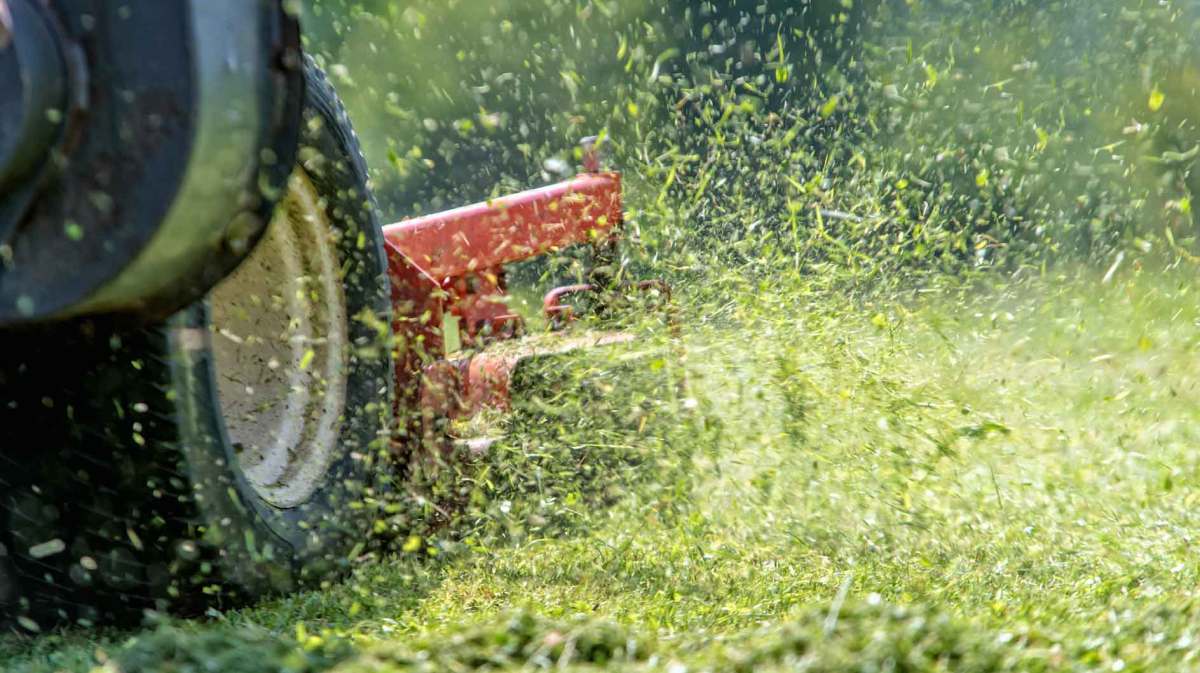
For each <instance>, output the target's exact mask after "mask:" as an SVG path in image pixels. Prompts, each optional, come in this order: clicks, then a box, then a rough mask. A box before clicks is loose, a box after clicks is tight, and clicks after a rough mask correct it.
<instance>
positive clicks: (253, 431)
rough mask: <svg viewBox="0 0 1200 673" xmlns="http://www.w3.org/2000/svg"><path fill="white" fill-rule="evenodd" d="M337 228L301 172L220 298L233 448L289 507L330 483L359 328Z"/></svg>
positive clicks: (251, 475)
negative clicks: (351, 347) (350, 307)
mask: <svg viewBox="0 0 1200 673" xmlns="http://www.w3.org/2000/svg"><path fill="white" fill-rule="evenodd" d="M332 231H333V230H332V228H331V226H330V223H329V220H328V218H327V216H326V214H325V211H324V207H323V205H322V201H321V199H320V197H319V196H318V194H317V191H316V188H315V187H314V186H313V184H312V182H311V181H310V180H309V178H308V177H307V176H306V175H305V174H304V172H303V171H302V170H297V172H296V174H295V175H294V176H293V177H292V179H291V181H290V185H289V190H288V195H287V197H286V198H285V200H284V202H283V203H282V204H281V205H280V208H279V211H278V214H277V215H276V217H275V219H274V220H273V221H272V222H271V224H270V227H269V228H268V231H267V234H266V236H265V237H264V239H263V240H262V242H261V243H260V244H259V246H258V248H256V249H255V251H254V253H253V254H252V255H251V256H250V257H249V258H248V259H247V260H246V262H245V263H244V264H243V265H242V266H241V267H240V268H239V269H238V270H237V271H236V272H235V273H234V274H233V275H232V276H230V277H229V278H228V279H226V280H225V281H224V282H222V283H221V284H220V285H218V286H217V288H216V289H215V290H214V291H213V294H212V297H211V299H210V304H211V311H212V324H213V327H214V330H215V331H216V333H215V334H214V335H213V337H212V339H213V357H214V366H215V368H216V375H217V381H218V386H219V390H218V394H219V396H220V400H221V411H222V416H223V417H224V419H225V426H226V432H227V433H228V435H229V441H230V444H231V445H232V446H233V447H234V449H235V451H237V452H238V460H239V462H240V464H241V468H242V473H243V474H244V475H245V476H246V479H247V481H249V482H250V485H251V486H252V487H253V488H254V490H255V491H256V492H257V493H258V495H259V496H260V497H261V498H262V499H263V500H266V501H267V502H269V503H271V504H272V505H274V506H276V507H280V508H289V507H296V506H298V505H300V504H302V503H304V502H305V501H306V500H308V498H309V497H310V496H311V495H312V493H313V492H314V491H315V489H316V488H317V487H318V486H319V485H320V484H321V483H323V480H324V476H325V473H326V471H327V470H328V469H329V465H330V463H331V462H332V460H333V457H334V455H335V453H336V447H337V443H338V434H339V429H340V426H341V422H342V416H343V414H344V412H345V405H346V378H347V375H348V362H347V359H346V356H347V345H348V341H349V326H348V321H347V315H346V314H347V310H346V299H345V296H344V292H343V289H342V285H341V274H340V265H339V261H338V256H337V252H336V242H335V240H333V235H332Z"/></svg>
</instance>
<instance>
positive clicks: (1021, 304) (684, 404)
mask: <svg viewBox="0 0 1200 673" xmlns="http://www.w3.org/2000/svg"><path fill="white" fill-rule="evenodd" d="M1189 273H1190V271H1188V270H1175V271H1171V272H1166V273H1163V274H1157V273H1156V274H1150V273H1147V274H1144V275H1142V276H1135V275H1124V276H1117V277H1116V278H1114V279H1113V280H1111V281H1110V282H1109V283H1107V284H1105V283H1103V282H1102V279H1101V278H1100V277H1099V274H1095V273H1092V272H1080V273H1071V274H1069V275H1064V276H1061V277H1046V278H1038V279H1035V280H1027V281H1024V282H1018V283H1013V284H1009V285H1006V286H995V285H994V286H992V287H989V288H986V289H982V290H981V289H978V288H976V289H972V290H966V289H964V290H958V291H941V292H938V293H936V294H933V293H924V294H921V293H908V294H905V295H885V296H878V297H875V298H873V299H870V300H862V301H859V302H850V301H849V300H844V299H828V298H826V299H816V298H815V297H814V296H813V295H807V294H804V293H803V292H802V291H801V290H802V288H798V287H791V288H789V287H777V288H774V291H773V292H771V293H768V294H764V295H760V296H758V297H756V298H754V299H751V300H747V301H744V302H739V304H738V305H737V306H736V307H734V308H732V309H731V310H730V315H731V317H730V318H729V324H727V325H722V326H720V327H712V328H704V327H699V326H693V327H691V328H689V329H688V330H687V331H686V332H685V334H684V336H683V340H684V342H685V343H686V346H687V348H686V350H687V363H688V364H687V367H688V370H689V374H688V390H687V393H686V395H687V397H685V398H684V399H683V400H682V401H681V404H680V407H679V408H678V409H677V413H678V414H679V416H678V417H676V418H674V419H672V423H659V424H655V425H654V426H652V427H653V433H652V434H647V435H645V436H642V437H641V438H639V436H638V434H637V433H636V432H632V431H627V432H625V434H624V435H622V436H621V440H622V441H625V442H633V443H636V442H643V443H646V446H647V447H650V448H653V449H654V450H655V451H661V452H676V453H677V454H678V455H680V456H685V457H686V461H687V463H686V464H687V465H689V466H690V467H687V469H684V470H679V469H675V468H674V467H672V466H671V465H669V464H666V463H662V464H656V463H653V462H649V463H646V464H645V465H644V466H642V467H640V468H639V467H636V466H635V467H633V468H632V469H634V470H637V469H642V470H644V471H649V473H647V474H642V475H640V477H641V478H636V479H635V478H633V476H632V474H629V475H626V476H620V474H622V473H620V472H614V478H616V479H620V480H621V482H622V484H623V486H622V489H621V490H622V494H621V497H620V498H618V499H617V500H616V501H615V502H614V504H612V505H611V506H607V507H604V506H601V505H599V504H597V502H598V501H595V500H589V499H588V498H586V497H581V500H580V502H581V503H584V504H583V505H580V507H582V508H584V509H582V510H580V511H577V512H576V513H575V515H574V516H573V517H568V519H569V520H568V521H565V523H560V525H558V526H556V527H550V528H548V529H547V531H548V532H545V533H538V532H537V531H536V530H534V529H531V527H530V525H529V521H530V520H531V519H529V517H531V516H533V515H536V514H537V513H538V511H539V509H538V508H539V507H540V506H544V505H545V503H539V497H541V498H542V499H544V498H545V497H549V495H548V494H542V495H541V496H539V493H538V490H537V489H536V488H534V489H530V490H527V491H525V492H523V493H521V494H519V497H520V498H522V499H521V500H518V501H516V502H515V503H513V504H512V509H511V513H512V514H511V516H513V517H516V518H519V519H521V520H519V521H515V522H512V521H510V522H508V524H505V525H508V526H509V529H510V532H511V531H513V530H516V531H519V533H518V534H515V535H514V534H502V535H499V536H495V535H492V536H491V537H489V535H488V533H487V531H488V530H489V528H488V527H487V526H486V525H482V524H478V521H477V522H476V523H477V525H480V526H482V527H480V528H479V531H480V534H479V536H478V537H476V538H475V539H473V540H468V541H467V542H466V543H462V542H459V543H453V544H451V543H446V544H444V545H443V546H442V547H440V548H441V549H444V550H445V552H444V553H440V554H439V556H436V557H434V556H430V555H429V553H430V552H429V549H430V547H428V546H427V545H425V544H422V545H417V546H415V547H412V548H411V549H410V551H409V552H407V553H401V554H400V555H399V556H397V557H392V558H388V559H385V560H382V561H380V562H378V563H371V564H368V565H366V566H364V567H363V568H362V569H360V571H359V572H358V573H357V574H356V576H355V577H354V578H353V579H352V580H350V581H348V582H346V583H345V584H342V585H337V586H334V587H331V589H330V590H329V591H325V592H318V593H308V594H301V595H299V596H296V597H292V598H287V599H281V600H278V601H275V602H271V603H268V604H265V605H263V606H260V607H257V608H253V609H250V610H246V611H241V612H235V613H230V614H227V615H225V616H224V617H222V618H221V619H220V620H218V621H216V622H211V623H208V624H203V623H191V624H185V625H183V626H182V627H179V628H182V631H176V630H175V628H176V627H169V628H167V630H165V631H164V630H161V629H160V630H159V631H157V632H155V631H148V632H145V633H143V634H141V635H139V636H137V638H136V639H135V640H132V641H129V642H128V644H126V643H124V642H123V640H122V638H123V637H118V638H116V639H114V640H111V641H106V642H105V644H104V645H103V646H102V647H103V650H104V651H105V652H107V654H108V656H111V657H113V659H114V661H117V662H119V661H122V660H128V661H133V660H135V659H138V658H139V657H141V658H142V660H146V659H145V657H146V654H145V648H162V647H163V645H162V641H163V639H167V640H168V641H170V642H171V643H175V645H172V647H171V648H167V649H168V650H170V651H169V652H165V653H164V652H161V651H159V650H157V649H156V650H154V651H155V652H157V653H158V654H156V655H155V656H159V655H161V656H166V657H167V658H168V660H170V659H171V657H177V656H183V654H182V653H186V655H187V656H191V657H197V656H198V657H200V659H204V657H217V656H227V655H228V654H229V653H228V652H227V651H226V650H227V649H229V648H233V650H235V651H242V650H244V652H243V654H244V655H245V656H247V657H249V656H260V657H265V658H264V659H262V660H261V661H259V662H258V663H255V664H253V665H249V664H247V666H248V667H247V668H245V669H244V670H255V671H258V670H277V667H278V666H280V665H282V663H283V662H284V655H285V654H287V655H288V656H292V657H293V658H292V659H291V660H289V661H293V663H295V664H296V665H297V666H300V665H301V664H302V665H303V666H308V667H311V668H312V669H315V670H320V669H324V668H325V667H327V666H329V665H332V663H333V662H335V661H341V662H342V663H341V664H340V665H341V666H343V668H342V669H341V670H346V671H358V670H400V669H403V668H406V667H410V666H417V665H418V664H419V663H420V661H421V656H423V655H420V654H419V653H420V652H421V651H428V652H429V653H431V654H429V656H431V657H433V659H434V660H435V661H442V663H445V661H448V660H446V659H445V658H446V657H449V658H450V660H453V663H454V667H458V668H461V669H463V670H469V669H472V668H475V667H478V666H483V665H485V664H486V663H487V662H489V661H491V662H494V663H495V664H496V665H497V666H499V667H501V668H509V667H515V668H519V667H522V666H525V665H532V666H535V667H541V666H548V665H553V664H554V663H555V662H557V661H558V660H559V659H562V657H563V650H562V648H561V647H558V646H559V645H561V644H562V643H563V642H565V640H562V639H566V640H569V639H570V637H571V636H570V634H571V633H575V632H578V633H579V634H582V635H580V636H579V637H586V638H593V636H595V632H594V630H595V629H600V632H602V633H606V634H608V635H606V636H604V637H603V638H601V640H604V638H607V639H608V640H604V642H610V643H622V642H625V641H626V640H631V641H632V642H636V643H640V645H639V648H640V649H639V648H635V649H636V652H633V653H632V654H630V652H629V651H626V650H622V649H621V647H624V646H623V645H621V646H619V647H618V645H615V644H614V645H612V647H610V648H609V649H608V650H604V652H606V653H607V654H605V655H604V656H603V657H602V659H600V660H597V661H610V660H616V661H618V662H620V665H621V666H623V667H626V666H627V667H636V668H642V667H645V668H650V669H664V670H666V669H670V670H681V669H679V668H674V669H671V668H670V667H671V666H674V665H675V664H686V665H687V666H688V667H689V670H691V669H695V668H699V669H704V668H719V669H727V668H730V667H733V666H735V665H737V664H739V662H740V663H742V664H744V663H745V662H746V661H750V660H753V661H758V662H759V663H762V664H767V663H771V662H786V661H788V660H789V659H788V658H789V657H792V658H800V659H802V658H803V657H805V656H807V657H809V659H811V660H812V661H813V662H816V663H814V664H812V665H813V666H815V668H814V669H812V670H862V669H860V666H862V665H867V664H868V663H869V662H870V661H875V662H876V664H877V665H883V662H884V660H886V659H888V658H891V659H894V660H896V661H897V662H899V661H903V660H906V659H905V658H906V657H907V658H908V660H910V661H911V662H912V664H913V665H914V666H917V668H913V669H908V670H1010V669H1011V670H1073V669H1085V668H1090V667H1102V668H1105V669H1108V670H1114V669H1120V668H1122V667H1125V669H1126V670H1186V669H1187V667H1188V662H1189V661H1192V658H1193V657H1194V656H1195V655H1196V648H1197V647H1200V641H1198V642H1194V636H1193V634H1194V633H1195V632H1196V631H1195V629H1196V627H1197V612H1196V606H1197V598H1198V595H1197V569H1196V568H1197V566H1196V562H1195V555H1194V551H1193V549H1192V539H1193V537H1194V535H1195V533H1194V531H1195V530H1197V525H1198V524H1200V521H1198V519H1200V515H1197V514H1196V513H1195V512H1196V506H1197V504H1200V495H1198V494H1200V444H1198V443H1197V429H1196V428H1197V425H1196V421H1197V415H1198V414H1200V407H1197V405H1196V404H1195V399H1196V396H1197V394H1200V393H1198V391H1197V385H1198V384H1200V359H1198V358H1197V357H1196V355H1197V353H1196V351H1197V348H1200V337H1198V336H1197V332H1196V321H1197V319H1200V308H1198V307H1197V306H1196V303H1195V302H1194V300H1193V299H1194V298H1193V296H1192V295H1193V293H1194V291H1193V290H1192V289H1191V279H1190V278H1189ZM671 433H677V434H676V435H674V436H670V435H671ZM684 433H686V435H685V434H684ZM564 441H570V440H569V439H564ZM689 442H690V444H689ZM521 445H522V444H521V441H520V440H519V439H518V440H517V441H516V442H515V443H514V446H521ZM549 445H550V444H549V443H548V442H544V443H542V444H539V446H541V447H542V449H543V450H548V449H547V447H548V446H549ZM527 446H528V445H527ZM635 448H636V447H635ZM510 450H511V449H510ZM564 455H566V454H564ZM510 464H517V463H510ZM530 464H531V463H525V465H526V467H528V466H529V465H530ZM493 469H494V468H493ZM498 476H499V475H498ZM600 479H603V477H600ZM560 505H561V503H560ZM491 511H492V514H493V515H495V516H496V517H498V518H497V519H496V520H495V521H496V522H501V521H502V519H503V517H502V516H501V515H500V514H498V513H496V512H495V511H494V510H491ZM543 513H544V512H543ZM514 526H515V528H514ZM448 539H449V538H448ZM889 606H900V607H889ZM514 610H525V611H526V612H527V613H528V614H529V615H535V616H536V619H534V618H532V617H522V618H520V619H518V622H519V624H523V625H521V626H518V627H513V626H512V622H511V619H512V614H513V611H514ZM897 610H899V612H897ZM581 619H582V620H583V621H579V620H581ZM522 620H524V621H522ZM530 620H532V621H530ZM604 623H610V624H613V625H614V626H612V627H611V628H610V627H604V626H603V624H604ZM839 624H840V626H839ZM251 625H254V628H255V629H265V630H266V631H265V632H266V633H268V634H273V635H270V637H269V638H268V640H267V642H269V643H270V646H269V647H268V646H266V645H264V644H263V641H262V638H263V636H262V633H263V632H262V631H247V629H249V628H250V627H251ZM938 625H940V626H938ZM514 628H515V629H516V633H517V635H513V632H512V629H514ZM572 629H574V631H573V630H572ZM605 629H608V630H605ZM612 629H618V631H616V632H614V631H612ZM214 632H217V633H225V634H228V637H222V638H216V637H212V636H211V634H212V633H214ZM472 633H474V634H475V635H470V634H472ZM505 633H507V634H508V635H503V634H505ZM613 633H618V634H619V635H618V636H614V635H613ZM234 634H241V635H237V636H236V637H235V636H234ZM298 634H299V635H298ZM456 634H457V635H456ZM463 634H467V635H463ZM480 634H482V635H480ZM522 634H524V635H522ZM94 637H95V636H94V634H93V635H87V634H78V633H77V634H75V635H71V636H68V637H67V640H66V641H65V643H64V642H63V641H60V640H58V639H57V637H54V638H50V639H42V640H40V641H33V642H30V643H25V644H21V643H18V642H14V641H5V644H4V645H3V648H5V649H4V650H0V652H3V654H4V655H6V656H8V657H11V660H10V661H12V662H15V663H19V664H20V665H21V668H20V669H18V670H38V671H40V670H46V671H53V670H59V669H60V668H61V669H64V670H88V668H89V666H91V665H93V663H94V662H93V659H94V657H95V656H96V655H95V652H96V649H95V648H96V645H95V644H94V643H93V642H92V641H91V640H90V639H91V638H94ZM595 637H596V638H599V637H600V636H595ZM455 638H458V639H459V640H454V639H455ZM463 638H466V639H467V640H470V639H471V638H475V641H472V642H475V644H474V645H471V646H470V647H466V646H460V647H452V646H451V644H452V643H456V642H457V643H459V644H460V645H462V643H463V642H465V641H464V640H462V639H463ZM513 638H517V640H519V641H520V642H521V643H525V644H524V645H520V646H519V647H516V649H513V648H511V647H509V646H508V645H506V643H509V644H511V643H510V641H511V640H512V639H513ZM538 639H542V640H543V641H546V642H544V643H542V644H543V645H546V647H547V648H549V649H548V650H547V651H550V650H553V651H554V652H556V654H555V657H551V658H547V657H546V655H545V652H542V651H541V650H542V649H546V648H541V646H540V645H538V643H539V642H541V641H539V640H538ZM547 639H548V640H547ZM593 639H594V638H593ZM910 641H912V642H910ZM279 642H282V643H284V645H283V646H281V645H278V644H277V643H279ZM530 642H532V643H533V645H528V643H530ZM589 642H590V641H589ZM547 643H548V644H547ZM797 643H800V644H797ZM914 643H915V644H914ZM921 643H924V644H921ZM176 646H177V647H176ZM306 647H307V650H306ZM555 647H558V649H555ZM606 647H607V646H606ZM522 648H524V649H522ZM617 650H620V651H619V652H618V651H617ZM589 651H591V650H589ZM597 651H598V650H597ZM172 652H174V653H175V654H172ZM252 652H253V653H256V654H255V655H251V653H252ZM305 652H307V653H306V654H303V656H300V654H301V653H305ZM764 652H765V653H766V654H764ZM206 653H207V654H206ZM221 653H224V654H221ZM471 653H474V654H471ZM522 653H523V654H522ZM930 653H933V654H930ZM939 653H940V654H939ZM955 653H957V654H955ZM468 655H470V656H468ZM597 656H599V655H597ZM581 657H582V655H579V656H577V653H575V654H569V655H568V656H567V657H566V658H565V659H563V661H564V662H574V663H579V662H581V661H583V662H586V661H593V660H592V659H587V658H586V657H584V658H581ZM764 657H765V658H764ZM922 657H924V658H922ZM955 657H959V659H956V658H955ZM961 657H966V658H961ZM748 658H749V659H748ZM39 659H42V660H44V662H45V663H43V664H37V663H35V662H36V661H37V660H39ZM956 661H957V662H958V663H957V664H956V663H955V662H956ZM967 661H970V662H975V663H972V664H971V665H970V666H967V665H966V664H965V663H963V662H967ZM72 662H73V663H72ZM414 662H415V663H414ZM15 663H14V665H15ZM818 664H819V665H818ZM111 666H117V668H115V669H111V670H126V669H122V668H120V667H119V664H111ZM273 667H275V668H273ZM418 667H419V666H418ZM938 667H941V668H938ZM130 670H158V669H152V668H145V669H137V668H135V669H130ZM168 670H169V669H168ZM179 670H200V669H179ZM296 670H305V669H303V668H300V669H296ZM870 670H875V669H870Z"/></svg>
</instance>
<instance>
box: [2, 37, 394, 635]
mask: <svg viewBox="0 0 1200 673" xmlns="http://www.w3.org/2000/svg"><path fill="white" fill-rule="evenodd" d="M305 71H306V72H305V77H306V85H307V93H306V97H305V105H304V120H305V123H304V126H303V128H302V131H301V140H300V149H299V154H298V160H297V165H296V168H295V171H294V173H293V175H292V177H291V181H290V183H289V187H288V192H287V194H286V195H285V197H284V199H283V200H282V203H281V205H280V207H279V209H278V211H277V214H276V216H275V218H274V220H273V221H272V222H271V224H270V226H269V228H268V232H267V234H266V235H265V236H264V238H263V240H262V242H260V243H259V245H258V246H257V247H256V249H255V251H254V252H253V254H251V255H250V257H249V258H248V259H247V260H246V262H245V263H243V265H242V266H241V267H239V268H238V270H237V271H235V272H234V273H233V274H232V275H231V276H230V277H228V278H227V279H225V280H224V281H222V283H221V284H220V285H218V286H217V288H216V289H215V290H214V291H213V292H212V294H211V295H210V297H209V298H208V300H206V301H205V302H203V303H201V304H198V305H195V306H193V307H191V308H189V309H187V310H185V311H183V312H182V313H180V314H178V315H176V316H174V317H172V318H171V319H170V320H168V321H167V322H165V323H164V324H161V325H158V326H155V327H152V328H137V329H133V328H129V327H121V326H114V325H106V324H104V323H102V322H101V321H99V320H96V319H89V320H86V321H75V322H70V323H65V324H58V325H53V326H42V327H36V328H30V329H28V330H25V331H21V332H15V331H14V332H8V333H0V623H6V624H8V625H9V626H10V627H11V628H17V629H19V630H23V631H26V632H38V631H43V630H46V629H48V628H52V627H56V626H60V625H66V624H82V625H95V624H131V623H135V622H137V621H139V620H141V619H142V617H143V615H144V614H145V612H146V611H147V610H153V611H169V612H173V613H181V614H196V613H197V612H199V611H203V610H205V609H209V608H217V609H223V608H226V607H230V606H234V605H238V604H243V603H245V602H246V601H249V600H252V599H254V598H257V597H259V596H263V595H266V594H273V593H280V592H287V591H292V590H294V589H297V588H300V587H305V586H313V585H319V584H320V583H321V582H323V581H325V580H327V579H329V578H333V577H336V576H337V575H338V574H340V573H342V572H344V571H345V570H346V569H347V568H348V567H349V566H350V564H351V563H352V562H353V560H354V559H355V558H356V557H358V556H359V555H360V554H361V551H362V549H363V545H364V544H365V542H366V539H367V535H368V531H369V528H370V525H371V523H372V519H373V515H372V508H371V507H369V506H365V505H364V501H365V500H366V499H369V498H370V497H371V493H372V489H373V488H375V487H376V486H377V485H378V484H377V481H376V480H377V479H378V477H377V476H376V475H381V474H386V468H387V467H388V466H387V465H386V464H385V463H386V461H387V455H388V447H389V433H390V428H389V425H390V423H391V418H392V409H391V400H392V396H393V390H392V387H393V383H392V381H393V378H394V376H393V371H392V356H391V352H390V348H391V345H390V341H391V335H390V327H389V326H390V302H389V289H388V281H387V276H386V265H385V260H386V258H385V256H384V251H383V239H382V232H381V230H380V227H379V223H378V220H377V217H376V214H375V206H374V201H373V198H372V196H371V193H370V191H369V189H368V186H367V172H366V166H365V163H364V161H363V159H362V156H361V153H360V151H359V146H358V141H357V139H356V137H355V135H354V133H353V131H352V129H351V127H350V122H349V119H348V117H347V115H346V112H345V110H344V108H343V107H342V104H341V102H340V101H339V100H338V98H337V96H336V94H335V93H334V91H333V89H332V87H331V86H330V85H329V83H328V82H327V80H326V79H325V76H324V75H323V74H322V73H321V71H320V70H319V69H318V68H317V67H316V66H315V64H313V63H312V61H311V60H306V63H305Z"/></svg>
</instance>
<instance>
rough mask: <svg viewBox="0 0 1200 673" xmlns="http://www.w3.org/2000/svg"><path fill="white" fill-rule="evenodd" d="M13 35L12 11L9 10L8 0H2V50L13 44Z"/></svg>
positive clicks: (0, 39) (0, 34)
mask: <svg viewBox="0 0 1200 673" xmlns="http://www.w3.org/2000/svg"><path fill="white" fill-rule="evenodd" d="M12 36H13V20H12V12H10V11H8V0H0V50H4V49H8V45H10V44H12Z"/></svg>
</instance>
